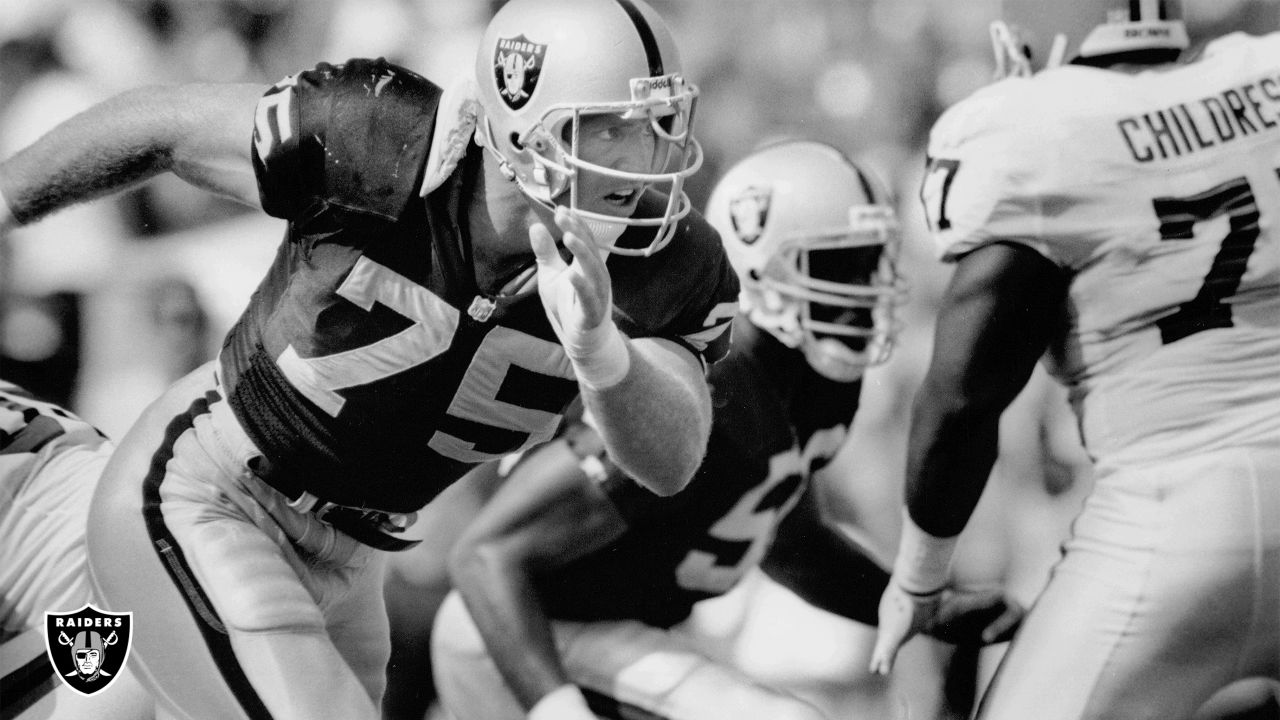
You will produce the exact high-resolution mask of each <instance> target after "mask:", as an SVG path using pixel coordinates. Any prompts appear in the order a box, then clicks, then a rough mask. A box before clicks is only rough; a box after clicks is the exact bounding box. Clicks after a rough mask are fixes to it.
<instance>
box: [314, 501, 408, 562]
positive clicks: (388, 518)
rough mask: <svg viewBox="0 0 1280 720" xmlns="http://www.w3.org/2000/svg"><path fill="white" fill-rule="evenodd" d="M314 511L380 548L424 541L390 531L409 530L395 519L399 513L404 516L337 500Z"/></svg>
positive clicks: (405, 547)
mask: <svg viewBox="0 0 1280 720" xmlns="http://www.w3.org/2000/svg"><path fill="white" fill-rule="evenodd" d="M311 512H312V514H314V515H315V516H316V517H317V518H319V519H320V520H321V521H322V522H326V523H329V524H330V525H332V526H333V527H334V528H335V529H337V530H340V531H342V532H344V533H346V534H348V535H350V536H351V537H353V538H355V539H356V540H357V541H359V542H362V543H364V544H365V545H368V546H369V547H373V548H377V549H379V550H389V551H391V552H400V551H402V550H408V549H409V548H411V547H413V546H415V545H417V544H418V543H420V542H422V541H421V540H406V539H404V538H398V537H395V536H392V535H389V534H388V533H393V532H397V533H399V532H404V531H405V528H404V527H401V526H400V525H397V524H396V523H395V521H394V519H395V518H396V517H403V516H395V515H391V514H389V513H384V512H381V511H379V510H362V509H360V508H353V507H347V506H345V505H334V504H333V503H320V504H319V505H317V506H316V507H315V508H314V509H313V510H312V511H311Z"/></svg>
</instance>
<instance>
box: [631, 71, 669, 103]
mask: <svg viewBox="0 0 1280 720" xmlns="http://www.w3.org/2000/svg"><path fill="white" fill-rule="evenodd" d="M679 82H680V80H679V79H678V78H677V77H676V76H675V75H659V76H658V77H647V78H632V80H631V99H632V100H633V101H641V100H648V99H649V98H651V97H658V98H669V97H671V93H672V91H673V90H674V89H675V87H676V85H677V84H678V83H679Z"/></svg>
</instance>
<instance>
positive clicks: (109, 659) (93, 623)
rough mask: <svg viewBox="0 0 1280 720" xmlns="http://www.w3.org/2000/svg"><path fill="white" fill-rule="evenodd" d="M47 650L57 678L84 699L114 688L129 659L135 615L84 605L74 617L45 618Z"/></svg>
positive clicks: (58, 614) (64, 614) (50, 614)
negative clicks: (84, 696)
mask: <svg viewBox="0 0 1280 720" xmlns="http://www.w3.org/2000/svg"><path fill="white" fill-rule="evenodd" d="M44 623H45V641H46V642H45V649H46V650H47V651H48V652H49V660H50V661H51V662H52V663H53V667H54V668H55V669H56V670H57V673H58V676H59V677H61V678H62V682H64V683H66V684H67V686H68V687H70V688H71V689H72V690H75V691H76V692H78V693H80V694H81V695H92V694H94V693H96V692H98V691H99V690H102V689H103V688H105V687H107V686H108V685H110V684H111V681H112V680H114V679H115V678H116V674H117V673H119V672H120V668H122V667H124V663H125V660H127V659H128V658H129V640H130V638H131V637H132V632H131V631H132V629H133V613H131V612H126V613H108V612H102V611H101V610H99V609H97V608H95V607H94V606H92V605H85V606H84V607H82V608H80V609H79V610H77V611H75V612H72V613H54V612H47V613H45V614H44Z"/></svg>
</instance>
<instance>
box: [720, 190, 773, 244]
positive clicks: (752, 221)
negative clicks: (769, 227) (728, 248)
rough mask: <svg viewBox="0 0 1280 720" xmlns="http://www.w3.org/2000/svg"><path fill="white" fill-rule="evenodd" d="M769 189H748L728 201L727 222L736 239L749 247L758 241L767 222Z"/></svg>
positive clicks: (770, 192)
mask: <svg viewBox="0 0 1280 720" xmlns="http://www.w3.org/2000/svg"><path fill="white" fill-rule="evenodd" d="M772 194H773V193H772V191H771V190H770V188H764V187H756V186H752V187H748V188H747V189H745V190H743V191H742V193H741V194H739V195H738V196H737V197H735V198H733V199H732V200H730V201H729V221H730V222H731V223H733V231H734V232H735V233H737V234H738V239H739V240H741V241H742V242H743V243H745V244H747V245H750V244H752V243H754V242H755V241H757V240H759V239H760V234H761V233H763V232H764V224H765V223H766V222H768V221H769V198H770V197H771V196H772Z"/></svg>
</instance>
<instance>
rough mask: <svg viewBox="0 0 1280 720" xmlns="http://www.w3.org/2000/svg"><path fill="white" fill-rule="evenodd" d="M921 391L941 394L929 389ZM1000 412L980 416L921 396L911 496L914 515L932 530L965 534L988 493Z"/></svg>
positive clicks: (915, 417) (910, 465)
mask: <svg viewBox="0 0 1280 720" xmlns="http://www.w3.org/2000/svg"><path fill="white" fill-rule="evenodd" d="M919 397H922V398H924V397H929V398H933V397H937V396H936V395H935V394H934V393H928V394H926V393H925V392H924V391H923V390H922V392H921V394H920V396H919ZM999 421H1000V415H999V413H995V414H992V415H989V416H987V417H979V416H976V415H975V414H974V413H973V412H968V411H965V410H964V409H962V408H954V409H951V408H943V407H939V404H938V403H937V402H936V401H935V400H927V401H925V402H923V403H921V402H918V403H917V404H916V408H915V410H914V412H913V414H912V424H911V430H910V437H909V441H908V447H909V451H908V458H907V478H906V488H905V498H906V505H907V510H908V512H910V514H911V518H912V520H913V521H914V522H915V523H916V525H917V526H919V527H920V528H921V529H923V530H924V531H925V532H928V533H929V534H931V535H934V536H936V537H952V536H955V535H959V534H960V532H961V531H962V530H963V529H964V527H965V524H966V523H967V522H968V520H969V518H970V517H971V516H972V514H973V511H974V508H975V507H976V506H977V504H978V500H979V499H980V498H981V497H982V492H983V489H984V488H985V487H986V483H987V479H988V477H989V476H990V474H991V468H992V467H993V466H994V464H995V460H996V457H997V454H998V447H999V436H998V431H999Z"/></svg>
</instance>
